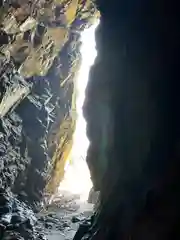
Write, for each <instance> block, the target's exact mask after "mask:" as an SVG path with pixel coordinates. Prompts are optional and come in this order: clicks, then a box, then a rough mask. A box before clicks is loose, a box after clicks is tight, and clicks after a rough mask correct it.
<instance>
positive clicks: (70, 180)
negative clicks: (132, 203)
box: [59, 22, 98, 202]
mask: <svg viewBox="0 0 180 240" xmlns="http://www.w3.org/2000/svg"><path fill="white" fill-rule="evenodd" d="M97 25H98V22H96V24H94V25H93V26H91V27H90V28H89V29H86V30H85V31H84V32H83V33H82V35H81V41H82V45H81V55H82V63H81V67H80V70H79V74H78V77H77V79H76V81H77V82H76V89H77V99H76V108H77V122H76V129H75V133H74V139H73V147H72V152H71V156H70V158H69V160H68V161H67V164H66V166H65V176H64V180H63V181H62V182H61V183H60V186H59V193H61V192H62V191H66V192H68V193H71V194H78V195H79V196H80V200H81V201H83V202H84V201H87V199H88V195H89V191H90V189H91V187H92V182H91V179H90V173H89V169H88V166H87V163H86V154H87V149H88V145H89V141H88V139H87V136H86V122H85V119H84V117H83V112H82V106H83V102H84V98H85V89H86V86H87V82H88V75H89V70H90V67H91V65H92V64H93V62H94V59H95V57H96V48H95V29H96V27H97Z"/></svg>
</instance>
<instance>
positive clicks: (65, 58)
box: [0, 0, 98, 203]
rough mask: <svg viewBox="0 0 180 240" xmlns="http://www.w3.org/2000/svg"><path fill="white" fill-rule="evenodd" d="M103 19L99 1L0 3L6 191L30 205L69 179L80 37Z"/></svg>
mask: <svg viewBox="0 0 180 240" xmlns="http://www.w3.org/2000/svg"><path fill="white" fill-rule="evenodd" d="M97 16H98V12H97V10H96V8H95V5H94V3H93V1H86V0H85V1H84V0H83V1H81V0H79V1H78V0H70V1H58V0H53V1H51V0H50V1H48V0H47V1H41V0H38V1H35V2H34V1H26V0H23V1H21V0H15V1H14V0H13V1H11V0H9V1H0V121H1V124H0V128H1V131H0V137H1V138H0V140H1V145H0V146H1V147H0V152H1V155H0V166H1V167H0V179H1V181H0V187H1V188H6V189H7V188H9V189H10V190H12V191H13V192H14V193H16V194H18V196H19V197H21V199H23V200H28V201H29V202H30V203H33V202H34V201H35V202H38V201H39V200H41V199H42V196H43V195H44V193H46V194H52V193H54V192H55V191H56V189H57V187H58V184H59V182H60V180H61V179H62V177H63V169H64V164H65V161H66V158H67V156H68V153H69V152H70V149H71V146H72V135H73V132H74V129H75V120H76V119H75V114H74V113H73V112H75V111H76V106H75V98H76V95H75V87H76V86H75V77H76V74H77V72H78V69H79V66H80V62H81V55H80V51H79V48H80V44H81V42H80V33H81V31H83V29H84V28H86V27H88V26H89V25H91V24H92V23H93V21H94V19H95V18H96V17H97ZM59 164H60V167H59Z"/></svg>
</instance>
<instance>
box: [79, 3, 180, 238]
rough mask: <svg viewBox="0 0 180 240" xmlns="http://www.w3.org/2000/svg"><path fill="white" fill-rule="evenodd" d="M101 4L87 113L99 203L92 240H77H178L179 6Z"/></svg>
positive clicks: (85, 107)
mask: <svg viewBox="0 0 180 240" xmlns="http://www.w3.org/2000/svg"><path fill="white" fill-rule="evenodd" d="M97 3H98V6H99V10H100V12H101V21H100V26H99V27H98V30H97V33H96V43H97V50H98V57H97V59H96V62H95V65H94V66H93V67H92V69H91V74H90V81H89V84H88V87H87V91H86V97H87V99H86V102H85V104H84V115H85V117H86V120H87V122H88V124H87V133H88V137H89V139H90V142H91V143H90V147H89V151H88V156H87V162H88V165H89V167H90V170H91V175H92V180H93V182H94V187H95V189H96V190H100V191H101V205H100V207H99V209H98V211H97V213H96V215H95V220H94V222H93V224H92V226H91V228H90V229H89V232H88V234H85V235H84V234H82V235H84V237H83V238H81V237H79V238H77V239H93V240H94V239H138V240H139V239H172V238H174V237H175V236H176V237H175V238H178V237H179V231H178V226H179V220H178V219H179V216H180V205H179V200H180V188H179V169H180V168H179V149H178V150H177V148H178V147H179V138H180V136H179V110H178V109H179V100H180V99H179V77H178V76H179V50H180V49H179V36H178V32H179V14H178V11H177V2H176V1H173V2H171V4H169V2H167V1H163V2H162V1H141V0H139V1H116V0H112V1H103V0H97ZM79 231H80V230H79ZM86 231H88V230H87V229H86Z"/></svg>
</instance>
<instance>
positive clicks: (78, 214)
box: [37, 191, 93, 240]
mask: <svg viewBox="0 0 180 240" xmlns="http://www.w3.org/2000/svg"><path fill="white" fill-rule="evenodd" d="M92 211H93V204H90V203H87V202H82V201H81V200H80V199H79V196H78V195H72V194H70V193H68V192H65V191H64V192H61V193H60V195H59V196H57V197H55V198H54V199H53V201H52V203H51V204H49V205H48V206H47V207H46V208H44V209H43V210H42V211H41V212H40V213H38V214H37V217H38V222H39V223H38V228H40V229H43V230H44V234H45V236H46V237H47V239H48V240H61V239H62V240H65V239H73V237H74V235H75V233H76V231H77V229H78V227H79V225H80V223H82V222H84V220H85V219H86V220H85V221H87V219H88V218H90V216H91V215H92Z"/></svg>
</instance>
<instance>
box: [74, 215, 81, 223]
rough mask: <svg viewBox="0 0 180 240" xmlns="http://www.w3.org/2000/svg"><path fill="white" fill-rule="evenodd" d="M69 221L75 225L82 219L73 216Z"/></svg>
mask: <svg viewBox="0 0 180 240" xmlns="http://www.w3.org/2000/svg"><path fill="white" fill-rule="evenodd" d="M71 221H72V223H77V222H80V221H82V219H80V218H79V217H76V216H73V217H72V219H71Z"/></svg>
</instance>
